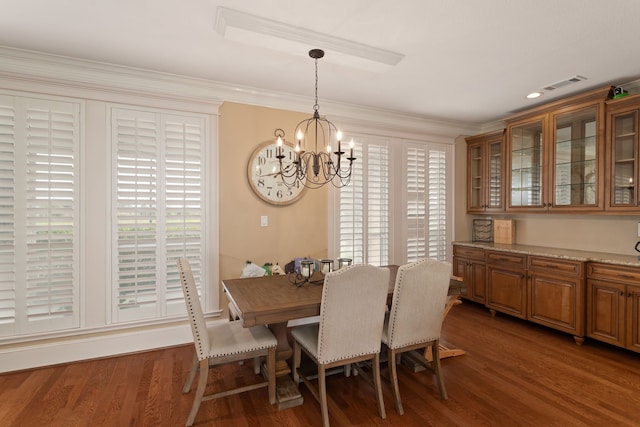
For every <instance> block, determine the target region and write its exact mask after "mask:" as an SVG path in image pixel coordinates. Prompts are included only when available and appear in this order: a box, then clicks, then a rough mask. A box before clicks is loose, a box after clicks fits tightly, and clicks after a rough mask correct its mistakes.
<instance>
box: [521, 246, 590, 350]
mask: <svg viewBox="0 0 640 427" xmlns="http://www.w3.org/2000/svg"><path fill="white" fill-rule="evenodd" d="M527 282H528V286H527V302H528V306H527V308H528V314H527V319H528V320H530V321H532V322H535V323H539V324H541V325H545V326H548V327H550V328H554V329H558V330H561V331H564V332H568V333H570V334H573V335H574V339H575V340H576V342H577V343H578V344H581V343H582V342H583V341H584V335H585V302H584V300H585V297H584V262H581V261H572V260H565V259H557V258H548V257H540V256H529V257H528V280H527Z"/></svg>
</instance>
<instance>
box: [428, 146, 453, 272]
mask: <svg viewBox="0 0 640 427" xmlns="http://www.w3.org/2000/svg"><path fill="white" fill-rule="evenodd" d="M447 160H448V153H447V151H446V150H445V149H444V148H435V147H433V146H432V147H430V148H429V174H428V176H429V205H428V209H429V240H428V242H429V244H428V251H427V256H428V257H429V258H433V259H438V260H440V261H445V260H447V258H448V248H449V243H450V242H449V235H450V232H451V231H450V225H449V223H448V213H447V212H448V211H449V209H448V204H447V200H448V198H447V195H448V191H449V190H448V186H447Z"/></svg>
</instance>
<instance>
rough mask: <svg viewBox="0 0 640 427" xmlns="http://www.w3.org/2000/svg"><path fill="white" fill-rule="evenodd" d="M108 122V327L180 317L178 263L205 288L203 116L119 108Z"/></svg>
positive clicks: (182, 310)
mask: <svg viewBox="0 0 640 427" xmlns="http://www.w3.org/2000/svg"><path fill="white" fill-rule="evenodd" d="M111 117H112V120H111V125H112V131H111V132H112V134H111V139H112V150H113V151H112V152H113V159H112V166H113V172H112V177H113V179H114V181H115V182H114V183H113V185H112V188H113V192H114V194H113V197H112V200H113V206H112V210H113V213H112V218H113V225H112V227H113V240H112V259H113V262H112V265H113V272H112V275H113V279H112V283H113V301H112V316H113V321H114V322H123V321H130V320H139V319H152V318H160V317H166V316H171V315H178V314H182V313H184V310H185V308H184V302H183V298H182V290H181V286H180V281H179V278H178V272H177V267H176V259H177V258H178V257H181V256H186V257H187V258H188V259H189V261H190V263H191V266H192V268H193V273H194V276H195V277H196V283H198V284H199V283H202V282H203V281H202V280H200V279H201V278H200V275H201V274H203V270H204V268H203V262H204V258H205V241H206V240H205V235H206V232H205V231H206V230H205V209H204V207H205V173H204V171H205V168H204V159H205V158H206V156H205V148H206V145H205V141H206V137H205V135H206V121H205V118H204V116H198V115H189V116H186V115H185V116H182V115H178V114H169V113H167V112H157V111H139V110H131V109H124V108H113V109H112V116H111ZM202 291H203V292H204V289H203V290H202Z"/></svg>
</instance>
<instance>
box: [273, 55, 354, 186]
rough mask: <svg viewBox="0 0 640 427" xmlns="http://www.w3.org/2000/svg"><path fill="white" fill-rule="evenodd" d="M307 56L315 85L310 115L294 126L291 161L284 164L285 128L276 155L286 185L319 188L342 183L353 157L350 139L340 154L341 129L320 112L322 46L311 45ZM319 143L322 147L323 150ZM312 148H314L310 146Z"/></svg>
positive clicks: (345, 179)
mask: <svg viewBox="0 0 640 427" xmlns="http://www.w3.org/2000/svg"><path fill="white" fill-rule="evenodd" d="M309 56H310V57H311V58H313V59H314V60H315V69H316V86H315V104H314V105H313V116H312V117H311V118H309V119H306V120H303V121H301V122H300V123H298V125H297V126H296V129H295V132H294V133H295V136H296V140H297V143H296V145H295V159H294V161H293V163H291V164H289V165H286V166H283V163H282V159H284V157H285V156H284V153H283V150H282V144H283V143H284V140H283V138H284V132H280V134H278V135H276V136H277V137H278V139H277V141H276V143H277V149H276V158H277V159H278V160H279V162H280V172H279V173H280V176H281V177H282V181H283V182H284V184H285V185H286V186H287V187H294V186H295V187H298V186H300V185H304V186H305V187H307V188H320V187H322V186H323V185H324V184H326V183H328V182H331V184H333V185H334V186H335V187H344V186H346V185H348V184H349V181H350V180H351V168H352V165H353V161H354V160H356V158H355V157H353V145H354V143H353V139H352V140H351V143H350V146H349V157H346V158H345V159H343V158H342V156H343V155H345V154H346V153H345V152H344V151H342V132H340V131H339V130H338V128H337V127H336V126H335V125H334V124H333V123H331V122H330V121H329V120H327V119H326V118H324V117H321V116H320V112H319V110H320V106H319V105H318V59H320V58H322V57H323V56H324V51H323V50H321V49H312V50H310V51H309ZM332 141H335V142H336V143H337V151H334V152H333V153H332V152H331V150H332V148H331V143H332ZM318 147H324V148H325V149H324V151H321V150H319V148H318ZM312 148H313V149H312Z"/></svg>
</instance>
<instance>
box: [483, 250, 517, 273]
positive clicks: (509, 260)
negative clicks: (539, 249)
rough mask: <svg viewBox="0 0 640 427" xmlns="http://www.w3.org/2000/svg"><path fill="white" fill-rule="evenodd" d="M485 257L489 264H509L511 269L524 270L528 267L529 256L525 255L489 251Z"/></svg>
mask: <svg viewBox="0 0 640 427" xmlns="http://www.w3.org/2000/svg"><path fill="white" fill-rule="evenodd" d="M485 255H486V260H487V262H488V263H495V264H509V266H510V267H522V268H523V269H524V268H525V267H526V266H527V263H526V261H527V256H526V255H525V254H516V253H513V252H502V251H487V252H486V254H485Z"/></svg>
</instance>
